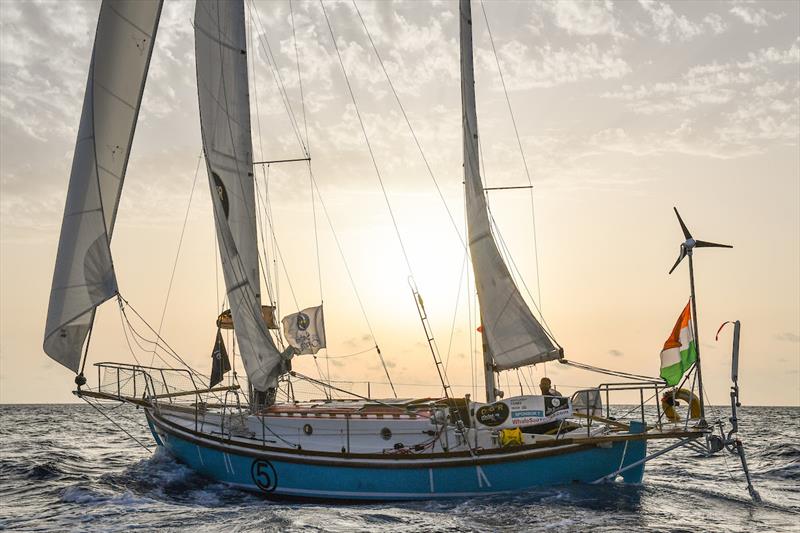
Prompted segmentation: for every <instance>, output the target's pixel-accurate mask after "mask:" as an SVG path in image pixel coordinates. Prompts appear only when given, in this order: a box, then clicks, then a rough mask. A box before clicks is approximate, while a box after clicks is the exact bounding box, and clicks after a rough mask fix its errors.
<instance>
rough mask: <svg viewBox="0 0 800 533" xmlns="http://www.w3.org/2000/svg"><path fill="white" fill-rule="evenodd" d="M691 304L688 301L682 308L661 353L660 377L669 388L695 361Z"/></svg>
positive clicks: (695, 350) (677, 381) (695, 352)
mask: <svg viewBox="0 0 800 533" xmlns="http://www.w3.org/2000/svg"><path fill="white" fill-rule="evenodd" d="M691 304H692V302H691V300H690V301H689V303H687V304H686V307H684V309H683V311H682V312H681V316H679V317H678V322H676V323H675V327H674V328H673V329H672V334H671V335H670V336H669V338H668V339H667V342H665V343H664V349H663V350H662V351H661V377H662V378H664V381H666V382H667V384H668V385H669V386H671V387H674V386H675V385H677V384H678V383H679V382H680V380H681V376H683V374H684V372H686V371H687V370H688V369H689V367H690V366H692V364H693V363H694V362H695V361H697V342H696V341H695V338H694V327H693V326H692V309H691Z"/></svg>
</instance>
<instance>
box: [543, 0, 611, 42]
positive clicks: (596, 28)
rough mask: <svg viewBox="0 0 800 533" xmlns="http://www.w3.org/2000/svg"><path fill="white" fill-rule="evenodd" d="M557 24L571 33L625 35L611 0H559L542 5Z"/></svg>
mask: <svg viewBox="0 0 800 533" xmlns="http://www.w3.org/2000/svg"><path fill="white" fill-rule="evenodd" d="M542 7H543V8H544V10H545V11H546V12H548V13H550V15H552V17H553V20H554V22H555V25H556V26H557V27H559V28H561V29H562V30H564V31H566V32H567V33H568V34H570V35H582V36H589V35H610V36H613V37H617V38H620V37H625V35H624V34H623V33H622V31H621V30H620V23H619V20H617V18H616V16H615V14H614V4H613V2H611V1H609V0H588V1H587V0H581V1H578V0H557V1H552V2H546V3H544V4H543V6H542Z"/></svg>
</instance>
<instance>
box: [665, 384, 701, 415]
mask: <svg viewBox="0 0 800 533" xmlns="http://www.w3.org/2000/svg"><path fill="white" fill-rule="evenodd" d="M678 400H683V401H684V402H686V403H688V404H689V418H692V419H694V418H700V399H699V398H698V397H697V396H696V395H694V394H692V392H691V391H688V390H686V389H678V390H672V391H667V392H665V393H664V394H663V396H661V409H662V410H663V411H664V416H666V417H667V420H669V421H670V422H680V420H681V415H679V414H678V411H677V410H676V409H675V408H676V407H678V405H680V404H679V403H678Z"/></svg>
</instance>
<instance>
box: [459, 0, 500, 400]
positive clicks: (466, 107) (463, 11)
mask: <svg viewBox="0 0 800 533" xmlns="http://www.w3.org/2000/svg"><path fill="white" fill-rule="evenodd" d="M459 12H460V13H459V15H460V17H459V20H460V24H459V30H460V35H461V39H460V42H461V106H462V128H463V135H464V183H465V186H467V187H468V185H467V173H468V170H467V169H468V168H471V169H475V171H476V172H477V169H479V168H480V155H479V151H478V149H477V146H478V144H477V142H478V118H477V111H476V105H475V68H474V62H473V58H472V6H471V5H470V0H461V1H460V4H459ZM480 194H483V191H481V193H480ZM480 317H481V351H482V352H483V379H484V383H485V388H486V402H487V403H490V402H493V401H495V398H496V390H495V386H494V360H493V359H492V352H491V348H490V346H489V340H488V339H487V338H486V329H485V328H484V327H483V323H484V320H483V313H481V315H480Z"/></svg>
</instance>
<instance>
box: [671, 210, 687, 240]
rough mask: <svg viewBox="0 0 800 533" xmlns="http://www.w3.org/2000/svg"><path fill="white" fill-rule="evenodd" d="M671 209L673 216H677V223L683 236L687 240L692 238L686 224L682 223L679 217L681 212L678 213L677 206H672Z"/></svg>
mask: <svg viewBox="0 0 800 533" xmlns="http://www.w3.org/2000/svg"><path fill="white" fill-rule="evenodd" d="M672 209H673V210H674V211H675V216H677V217H678V223H679V224H680V225H681V230H683V236H684V238H685V239H686V240H687V241H688V240H689V239H691V238H692V234H691V233H689V228H687V227H686V224H684V223H683V219H682V218H681V214H680V213H678V208H677V207H673V208H672Z"/></svg>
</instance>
